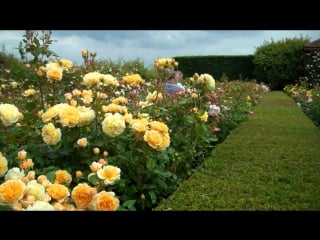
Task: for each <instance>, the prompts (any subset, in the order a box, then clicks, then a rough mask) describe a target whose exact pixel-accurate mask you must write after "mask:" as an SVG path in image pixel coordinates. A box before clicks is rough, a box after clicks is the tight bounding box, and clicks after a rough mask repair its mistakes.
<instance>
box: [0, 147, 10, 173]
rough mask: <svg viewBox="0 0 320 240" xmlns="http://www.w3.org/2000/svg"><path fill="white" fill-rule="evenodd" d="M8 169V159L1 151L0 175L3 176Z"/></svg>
mask: <svg viewBox="0 0 320 240" xmlns="http://www.w3.org/2000/svg"><path fill="white" fill-rule="evenodd" d="M7 171H8V160H7V158H6V157H5V156H3V155H2V153H1V152H0V177H2V176H3V175H4V174H5V173H6V172H7Z"/></svg>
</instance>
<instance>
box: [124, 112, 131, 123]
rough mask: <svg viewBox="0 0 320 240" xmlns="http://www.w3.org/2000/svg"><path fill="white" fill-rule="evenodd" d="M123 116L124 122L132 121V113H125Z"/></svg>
mask: <svg viewBox="0 0 320 240" xmlns="http://www.w3.org/2000/svg"><path fill="white" fill-rule="evenodd" d="M123 118H124V121H125V122H126V123H129V124H131V122H132V113H126V114H125V115H124V116H123Z"/></svg>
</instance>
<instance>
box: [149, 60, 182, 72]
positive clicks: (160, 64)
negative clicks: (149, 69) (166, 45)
mask: <svg viewBox="0 0 320 240" xmlns="http://www.w3.org/2000/svg"><path fill="white" fill-rule="evenodd" d="M153 65H154V67H155V68H157V69H162V68H169V69H173V68H175V67H178V62H176V60H175V59H174V58H159V59H155V60H154V64H153Z"/></svg>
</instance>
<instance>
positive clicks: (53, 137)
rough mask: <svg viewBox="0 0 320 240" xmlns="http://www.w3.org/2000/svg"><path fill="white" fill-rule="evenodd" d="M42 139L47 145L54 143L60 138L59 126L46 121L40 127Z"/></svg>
mask: <svg viewBox="0 0 320 240" xmlns="http://www.w3.org/2000/svg"><path fill="white" fill-rule="evenodd" d="M41 135H42V139H43V141H44V142H45V143H46V144H48V145H56V144H57V143H58V142H59V141H60V140H61V130H60V128H55V127H54V125H53V123H48V124H46V125H44V126H43V128H42V132H41Z"/></svg>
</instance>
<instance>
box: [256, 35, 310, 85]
mask: <svg viewBox="0 0 320 240" xmlns="http://www.w3.org/2000/svg"><path fill="white" fill-rule="evenodd" d="M309 42H310V39H309V38H303V37H300V38H292V39H289V38H286V39H284V40H280V41H277V42H275V41H274V40H273V39H272V40H271V42H267V41H265V42H264V43H263V45H262V46H260V47H257V49H256V52H255V53H254V58H253V63H254V65H255V71H254V73H255V76H256V78H257V80H258V81H264V82H265V83H267V84H269V85H270V87H271V89H272V90H282V89H283V87H284V86H285V85H287V84H293V83H295V82H296V81H298V80H299V78H300V77H302V76H303V72H304V69H303V64H302V62H301V61H302V59H301V58H302V53H303V47H304V45H305V44H307V43H309Z"/></svg>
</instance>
